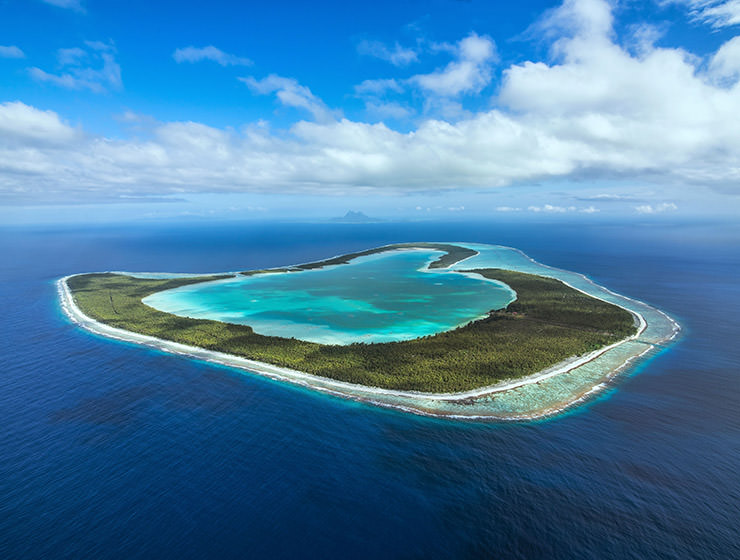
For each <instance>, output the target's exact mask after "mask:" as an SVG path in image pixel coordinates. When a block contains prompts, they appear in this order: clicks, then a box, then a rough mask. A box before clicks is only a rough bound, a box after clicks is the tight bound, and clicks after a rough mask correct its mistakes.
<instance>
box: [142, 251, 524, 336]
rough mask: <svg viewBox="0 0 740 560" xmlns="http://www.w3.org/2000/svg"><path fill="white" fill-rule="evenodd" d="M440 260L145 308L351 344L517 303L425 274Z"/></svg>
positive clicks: (368, 265)
mask: <svg viewBox="0 0 740 560" xmlns="http://www.w3.org/2000/svg"><path fill="white" fill-rule="evenodd" d="M439 255H440V252H439V251H428V250H404V251H392V252H387V253H380V254H376V255H371V256H366V257H360V258H357V259H354V260H353V261H352V262H350V263H349V264H342V265H336V266H329V267H325V268H322V269H314V270H306V271H302V272H289V273H274V274H262V275H257V276H247V277H245V276H240V277H237V278H231V279H227V280H220V281H216V282H208V283H203V284H195V285H192V286H184V287H182V288H176V289H174V290H167V291H163V292H158V293H156V294H153V295H151V296H149V297H147V298H145V299H144V303H146V304H147V305H150V306H152V307H154V308H155V309H159V310H160V311H165V312H167V313H173V314H175V315H181V316H186V317H194V318H198V319H213V320H216V321H224V322H227V323H237V324H245V325H249V326H251V327H252V328H254V330H255V332H258V333H260V334H265V335H273V336H281V337H285V338H291V337H293V338H298V339H301V340H308V341H311V342H321V343H325V344H350V343H352V342H391V341H397V340H410V339H413V338H418V337H422V336H426V335H431V334H436V333H438V332H442V331H447V330H450V329H453V328H455V327H457V326H459V325H463V324H465V323H468V322H470V321H473V320H475V319H478V318H479V317H481V316H483V315H485V314H486V313H487V312H488V311H490V310H492V309H500V308H502V307H506V306H507V305H508V304H509V303H510V302H511V301H512V300H513V299H514V297H515V294H514V292H513V291H512V290H511V288H509V287H508V286H506V285H504V284H501V283H498V282H493V281H490V280H485V279H483V278H481V277H479V276H467V275H464V274H459V273H455V272H449V271H444V270H435V269H431V270H428V269H427V264H428V263H429V262H430V261H432V260H434V259H436V258H437V257H438V256H439Z"/></svg>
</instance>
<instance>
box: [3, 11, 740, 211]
mask: <svg viewBox="0 0 740 560" xmlns="http://www.w3.org/2000/svg"><path fill="white" fill-rule="evenodd" d="M612 20H613V16H612V12H611V8H610V4H609V3H607V2H605V1H603V0H566V1H565V2H564V3H563V4H562V6H560V7H559V8H557V9H556V10H554V11H552V12H550V13H549V14H548V15H547V17H545V18H544V19H543V20H542V21H541V22H540V24H539V25H540V28H541V30H542V31H543V32H544V33H545V35H547V36H549V37H551V38H552V46H551V52H550V57H549V58H548V60H547V61H527V62H524V63H521V64H515V65H511V66H509V67H508V68H505V69H503V71H502V77H501V82H500V85H499V89H498V92H497V94H496V95H495V96H494V97H492V98H491V99H490V109H486V110H483V111H480V112H478V113H475V114H470V115H468V116H466V117H465V118H462V119H460V120H457V121H455V122H448V121H446V120H443V119H440V118H428V119H425V120H422V121H421V122H419V123H418V126H416V127H415V128H414V129H413V130H411V131H408V132H399V131H396V130H393V129H391V128H389V127H388V126H386V125H385V124H383V123H377V124H369V123H365V122H358V121H353V120H349V119H346V118H342V117H341V114H340V113H339V112H337V111H333V110H332V109H331V108H329V107H327V106H326V104H325V103H324V102H323V101H322V100H321V99H320V98H319V97H317V96H316V95H315V94H314V93H312V92H311V90H310V89H309V88H308V87H306V86H304V85H302V84H300V83H299V82H298V81H296V80H295V79H292V78H287V77H283V76H278V75H275V74H271V75H268V76H267V77H265V78H262V79H257V78H254V77H245V78H240V79H241V81H242V82H243V83H244V84H245V85H247V86H248V88H249V89H250V90H251V91H252V92H253V93H255V94H258V95H268V94H269V95H275V96H276V97H277V99H278V100H279V101H280V103H282V104H284V105H286V106H290V107H295V108H298V109H302V110H305V111H306V112H307V114H309V115H311V117H312V119H313V120H312V121H300V122H298V123H296V124H294V125H293V126H292V127H291V128H290V129H289V130H288V131H277V132H274V133H273V132H271V131H270V130H269V128H266V127H263V126H258V125H248V126H245V127H243V128H242V129H239V130H232V129H219V128H214V127H209V126H206V125H204V124H200V123H194V122H170V123H159V124H156V125H155V126H154V127H153V129H152V132H151V135H150V136H149V137H146V138H143V139H128V140H126V139H124V140H120V139H112V138H106V137H102V136H95V135H91V134H86V133H85V132H84V131H81V130H79V129H78V128H77V127H74V126H72V125H70V124H69V123H67V122H65V121H64V119H63V118H62V117H60V116H59V115H58V114H56V113H53V112H50V111H44V110H42V109H39V108H35V107H31V106H28V105H25V104H23V103H20V102H14V103H4V104H2V105H0V132H1V133H0V194H1V195H2V196H3V197H4V198H5V199H6V200H7V199H12V198H13V196H20V194H19V193H23V194H24V195H25V194H28V193H36V194H37V195H39V196H43V195H44V194H45V193H49V192H55V193H61V194H63V195H64V196H68V197H70V198H74V197H82V198H84V197H85V196H87V194H89V193H91V192H93V193H95V194H96V196H103V195H110V196H120V195H121V194H122V193H124V194H128V195H131V194H137V195H140V194H158V195H161V194H165V193H182V192H243V191H252V192H278V191H279V192H326V193H343V192H358V193H359V192H366V191H372V190H378V191H414V190H429V189H447V188H450V189H451V188H466V187H470V188H475V189H480V188H494V187H504V186H509V185H516V184H521V183H532V182H536V181H542V180H548V179H569V180H577V179H583V178H604V179H614V178H617V179H618V178H622V179H630V180H641V181H645V182H651V181H652V182H655V181H660V182H661V183H663V184H669V185H676V186H677V188H679V187H680V188H691V185H696V184H701V185H710V186H715V187H716V188H718V189H722V190H724V191H725V192H733V193H738V192H739V191H740V188H739V187H738V185H740V126H737V115H739V114H740V85H738V78H739V77H740V73H739V72H738V69H740V48H738V44H737V41H736V39H732V40H730V41H728V42H727V43H725V44H724V45H722V47H721V48H719V49H718V50H717V52H716V53H715V54H713V55H712V56H711V57H709V58H708V59H701V58H699V57H697V56H695V55H692V54H691V53H689V52H686V51H684V50H682V49H677V48H661V47H657V46H654V45H652V44H650V43H649V42H648V43H645V42H643V43H641V44H640V45H632V44H624V43H623V42H620V41H619V40H618V39H617V38H616V33H615V31H614V29H613V21H612ZM638 47H639V48H638ZM96 52H98V51H96ZM85 53H86V55H87V56H90V55H94V54H95V53H93V52H91V50H90V49H89V48H88V49H85ZM78 54H79V53H78ZM103 54H104V53H103ZM59 56H60V63H61V60H62V58H64V59H65V60H67V58H68V57H74V56H76V55H75V53H72V52H65V53H64V54H61V53H60V55H59ZM100 56H102V55H100ZM453 57H454V58H453V60H452V62H450V64H449V65H447V66H446V67H444V68H441V69H439V70H438V71H435V72H433V73H430V74H426V75H419V76H416V77H412V78H410V80H411V82H413V84H415V85H417V86H418V87H419V88H420V89H421V90H423V91H426V92H428V95H430V96H435V97H439V96H442V97H445V96H447V97H454V96H458V95H464V94H473V93H475V92H480V91H482V89H483V88H484V87H485V86H486V85H487V84H489V83H490V82H491V80H492V74H491V73H490V72H491V70H490V68H491V65H492V64H494V63H495V60H496V53H495V46H494V45H493V42H492V41H491V40H490V39H488V38H486V37H484V36H479V35H476V34H471V35H468V36H467V37H465V38H463V39H462V40H461V41H460V42H459V43H458V44H457V45H456V46H455V50H454V53H453ZM68 64H72V62H68ZM74 64H77V66H73V67H72V68H80V69H81V70H79V71H74V70H70V71H68V72H66V73H65V74H61V75H56V76H53V77H41V75H40V76H37V79H41V80H45V81H54V82H57V83H59V85H66V86H67V87H73V86H72V84H79V87H90V86H89V85H85V84H87V83H90V84H95V83H100V84H102V85H106V86H107V85H110V84H107V83H106V79H105V78H104V77H101V74H88V73H86V72H85V70H84V69H85V68H86V67H84V66H81V65H80V64H81V63H80V62H76V63H74ZM104 68H105V67H104ZM42 72H43V71H42ZM103 75H105V72H104V73H103ZM117 80H118V83H120V75H119V77H118V79H117ZM113 81H114V82H115V81H116V80H113ZM63 82H65V83H63ZM66 82H69V83H66ZM411 82H409V83H411ZM358 87H361V88H364V89H365V90H367V91H373V90H375V91H379V90H383V89H386V90H388V89H390V90H393V89H394V88H398V87H401V85H400V84H399V83H398V82H397V81H395V82H394V81H389V80H385V81H379V80H376V81H374V82H365V83H364V85H361V86H358ZM90 89H92V87H90ZM392 109H393V108H391V109H389V110H392ZM396 110H397V111H399V112H400V111H402V110H404V108H403V107H400V106H399V107H396ZM399 114H400V113H399ZM540 208H541V211H552V212H556V211H558V210H556V209H554V207H553V208H551V209H546V206H542V207H540ZM651 208H652V210H657V208H656V207H651ZM579 210H580V209H579ZM663 210H664V211H666V210H670V208H668V207H666V208H664V209H663ZM532 211H534V210H532ZM566 211H571V210H569V209H568V208H566ZM584 211H585V210H584ZM638 211H640V210H638ZM657 211H660V210H657Z"/></svg>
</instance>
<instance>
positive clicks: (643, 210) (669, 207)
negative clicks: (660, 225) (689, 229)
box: [635, 202, 678, 214]
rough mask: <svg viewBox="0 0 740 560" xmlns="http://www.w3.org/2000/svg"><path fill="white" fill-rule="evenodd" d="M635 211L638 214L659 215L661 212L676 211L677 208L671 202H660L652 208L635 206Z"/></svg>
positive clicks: (650, 206) (648, 205)
mask: <svg viewBox="0 0 740 560" xmlns="http://www.w3.org/2000/svg"><path fill="white" fill-rule="evenodd" d="M635 210H636V211H637V213H638V214H660V213H662V212H673V211H675V210H678V206H676V205H675V204H674V203H673V202H662V203H661V204H656V205H654V206H653V205H651V204H641V205H640V206H635Z"/></svg>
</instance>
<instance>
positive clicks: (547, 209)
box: [527, 204, 576, 214]
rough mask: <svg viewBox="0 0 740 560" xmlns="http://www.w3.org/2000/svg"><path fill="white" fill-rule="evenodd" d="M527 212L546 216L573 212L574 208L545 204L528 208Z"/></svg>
mask: <svg viewBox="0 0 740 560" xmlns="http://www.w3.org/2000/svg"><path fill="white" fill-rule="evenodd" d="M527 210H529V211H530V212H544V213H547V214H564V213H566V212H575V211H576V207H575V206H553V205H552V204H545V205H544V206H529V207H527Z"/></svg>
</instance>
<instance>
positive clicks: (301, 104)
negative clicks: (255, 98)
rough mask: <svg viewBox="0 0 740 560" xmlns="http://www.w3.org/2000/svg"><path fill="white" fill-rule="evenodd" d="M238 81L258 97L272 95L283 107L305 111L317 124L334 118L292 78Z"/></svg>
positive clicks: (241, 79)
mask: <svg viewBox="0 0 740 560" xmlns="http://www.w3.org/2000/svg"><path fill="white" fill-rule="evenodd" d="M238 80H239V81H241V82H243V83H245V84H246V85H247V87H249V89H251V90H252V91H253V92H255V93H257V94H259V95H268V94H271V93H274V94H275V95H276V96H277V98H278V100H279V101H280V102H281V103H282V104H283V105H286V106H288V107H296V108H298V109H305V110H306V111H308V112H309V113H311V114H312V115H313V117H314V119H316V120H317V121H319V122H331V121H333V120H334V118H335V114H334V112H333V111H331V110H330V109H329V108H328V107H327V106H326V105H325V104H324V102H323V101H322V100H321V99H319V98H318V97H316V96H315V95H314V94H313V93H311V90H310V89H308V88H307V87H306V86H303V85H301V84H299V83H298V80H295V79H294V78H285V77H283V76H278V75H276V74H270V75H269V76H267V77H266V78H262V79H261V80H258V79H256V78H254V77H252V76H249V77H246V78H238Z"/></svg>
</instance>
